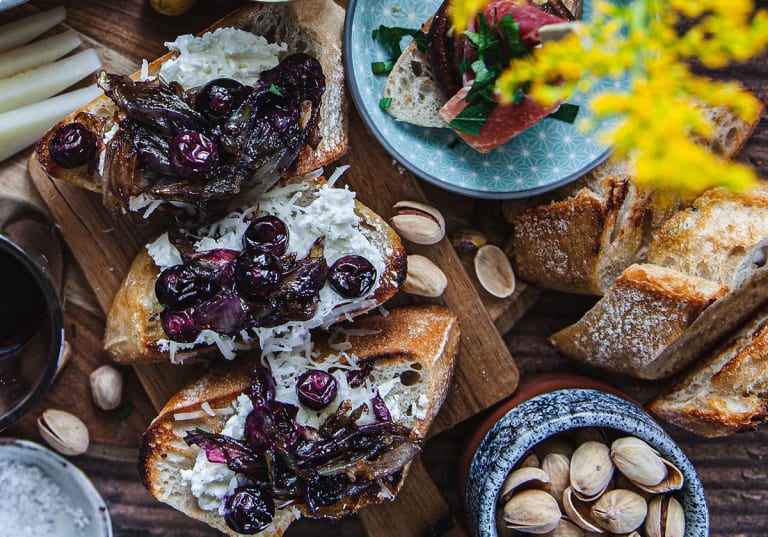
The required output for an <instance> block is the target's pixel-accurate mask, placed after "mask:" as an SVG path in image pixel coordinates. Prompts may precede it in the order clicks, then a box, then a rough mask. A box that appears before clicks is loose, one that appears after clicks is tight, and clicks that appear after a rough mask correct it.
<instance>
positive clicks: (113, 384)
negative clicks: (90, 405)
mask: <svg viewBox="0 0 768 537" xmlns="http://www.w3.org/2000/svg"><path fill="white" fill-rule="evenodd" d="M90 381H91V396H92V397H93V402H94V403H95V404H96V406H97V407H99V408H101V409H103V410H114V409H116V408H117V407H118V406H119V405H120V398H121V397H122V394H123V375H122V374H121V373H120V371H118V370H117V369H115V368H114V367H112V366H111V365H103V366H101V367H99V368H97V369H94V370H93V371H92V372H91V375H90Z"/></svg>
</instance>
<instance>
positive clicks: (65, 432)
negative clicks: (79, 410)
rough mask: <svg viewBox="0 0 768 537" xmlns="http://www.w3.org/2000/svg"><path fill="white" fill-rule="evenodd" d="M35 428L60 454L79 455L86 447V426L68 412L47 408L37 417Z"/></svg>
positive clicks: (87, 438)
mask: <svg viewBox="0 0 768 537" xmlns="http://www.w3.org/2000/svg"><path fill="white" fill-rule="evenodd" d="M37 429H38V431H40V436H42V437H43V440H45V441H46V442H47V443H48V445H50V446H51V447H52V448H53V449H55V450H56V451H58V452H59V453H61V454H62V455H80V454H82V453H85V452H86V450H87V449H88V444H89V442H90V439H89V436H88V428H87V427H86V426H85V423H83V422H82V421H81V420H80V418H78V417H77V416H74V415H72V414H70V413H69V412H65V411H63V410H56V409H52V408H49V409H48V410H46V411H45V412H43V415H42V416H40V417H39V418H38V420H37Z"/></svg>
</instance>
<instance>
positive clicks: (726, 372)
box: [647, 308, 768, 438]
mask: <svg viewBox="0 0 768 537" xmlns="http://www.w3.org/2000/svg"><path fill="white" fill-rule="evenodd" d="M647 406H648V409H649V410H650V411H651V412H653V413H654V414H656V415H657V416H659V417H660V418H662V419H664V420H665V421H668V422H670V423H674V424H675V425H678V426H679V427H682V428H684V429H687V430H689V431H691V432H693V433H696V434H699V435H701V436H705V437H709V438H713V437H718V436H726V435H729V434H733V433H736V432H739V431H745V430H751V429H754V428H755V427H756V426H757V425H758V424H759V423H762V422H764V421H766V420H768V308H762V309H761V310H760V311H759V312H757V314H756V315H754V316H753V317H752V318H751V319H750V320H749V321H748V322H747V323H745V324H744V325H743V326H742V327H741V328H739V329H738V330H737V331H736V332H735V333H734V334H733V335H731V336H729V337H728V339H727V340H726V341H724V342H723V343H721V344H720V345H718V346H717V347H716V348H714V349H712V350H710V351H709V352H708V353H707V354H706V355H704V356H703V357H702V358H701V359H700V360H698V361H697V362H696V364H695V365H694V366H693V367H691V368H690V369H689V370H687V371H686V372H685V373H684V374H682V375H681V376H679V377H678V378H676V379H675V380H673V381H672V382H670V383H668V384H667V385H666V386H665V387H664V389H663V390H662V391H661V392H660V393H659V394H658V395H657V396H656V397H655V398H654V399H653V400H652V401H651V402H650V403H648V405H647Z"/></svg>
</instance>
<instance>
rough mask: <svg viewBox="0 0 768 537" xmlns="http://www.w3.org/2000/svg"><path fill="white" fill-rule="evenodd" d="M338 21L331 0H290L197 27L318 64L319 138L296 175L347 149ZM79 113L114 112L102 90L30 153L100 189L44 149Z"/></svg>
mask: <svg viewBox="0 0 768 537" xmlns="http://www.w3.org/2000/svg"><path fill="white" fill-rule="evenodd" d="M343 26H344V9H342V8H341V7H339V6H338V5H337V4H336V3H335V2H334V1H333V0H294V1H293V2H280V3H249V4H248V5H247V6H244V7H242V8H240V9H238V10H237V11H234V12H233V13H230V14H229V15H227V16H225V17H224V18H222V19H221V20H219V21H217V22H216V23H214V24H213V25H211V26H210V27H208V28H206V29H205V30H204V31H203V32H201V34H202V33H206V32H210V31H213V30H215V29H217V28H225V27H234V28H239V29H242V30H247V31H249V32H251V33H253V34H256V35H262V36H264V37H266V38H267V40H268V41H270V42H284V43H286V44H287V45H288V50H287V52H286V54H290V53H294V52H305V53H307V54H309V55H310V56H313V57H315V58H316V59H317V60H318V61H319V62H320V63H321V65H322V67H323V73H324V74H325V79H326V91H325V93H324V94H323V97H322V103H321V108H320V123H319V127H318V129H319V134H320V136H321V137H322V139H321V141H320V143H319V145H318V146H317V147H316V148H311V147H309V146H307V147H305V148H304V149H303V150H302V152H301V154H300V155H299V157H298V158H297V160H296V163H295V166H294V168H293V171H292V173H294V174H295V175H304V174H306V173H308V172H310V171H312V170H315V169H318V168H320V167H322V166H324V165H326V164H329V163H331V162H333V161H335V160H336V159H338V158H340V157H341V156H343V155H344V154H346V152H347V150H348V144H349V140H348V135H347V108H348V103H347V98H346V94H345V90H344V69H343V64H342V60H341V39H342V31H343ZM176 54H177V53H176V52H169V53H167V54H165V55H164V56H162V57H160V58H158V59H156V60H155V61H153V62H152V63H150V64H149V74H150V75H154V74H156V73H157V72H158V71H159V70H160V67H161V66H162V64H163V63H164V62H165V61H167V60H168V59H170V58H173V57H175V56H176ZM139 76H140V72H136V73H134V74H133V75H132V77H131V78H133V79H137V78H138V77H139ZM80 112H88V113H90V114H94V115H96V116H99V117H102V118H112V117H113V115H114V114H115V113H117V112H118V108H117V106H116V105H115V104H114V103H113V102H112V100H111V99H109V98H108V97H107V96H105V95H102V96H100V97H98V98H97V99H95V100H93V101H91V102H90V103H88V104H87V105H85V106H84V107H83V108H81V109H79V110H76V111H75V112H73V113H72V114H70V115H69V116H67V117H66V118H64V119H63V120H62V121H61V122H59V123H58V124H57V125H55V126H54V127H53V128H52V129H51V130H50V131H48V133H46V134H45V135H44V136H43V137H42V138H41V139H40V141H39V142H38V143H37V146H36V148H35V154H34V155H33V157H32V158H33V159H36V160H38V161H39V162H40V164H41V165H42V166H43V168H44V169H45V170H46V172H47V173H48V175H50V176H51V177H53V178H54V179H60V180H63V181H66V182H68V183H71V184H73V185H75V186H78V187H81V188H86V189H88V190H93V191H95V192H100V191H101V183H102V179H101V175H100V173H99V171H98V170H94V171H93V173H92V174H91V175H87V166H81V167H79V168H74V169H65V168H62V167H61V166H58V165H57V164H56V163H55V162H54V161H53V160H52V158H51V156H50V152H49V150H48V147H49V143H50V139H51V136H53V133H54V131H55V130H56V129H57V128H58V127H59V126H60V125H63V124H66V123H70V122H72V121H74V120H75V118H76V116H77V115H78V114H79V113H80ZM108 125H109V123H108Z"/></svg>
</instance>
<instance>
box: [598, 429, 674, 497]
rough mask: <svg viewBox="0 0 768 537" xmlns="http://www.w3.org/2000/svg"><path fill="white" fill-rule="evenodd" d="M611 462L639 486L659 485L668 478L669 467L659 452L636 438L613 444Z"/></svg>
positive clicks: (632, 437)
mask: <svg viewBox="0 0 768 537" xmlns="http://www.w3.org/2000/svg"><path fill="white" fill-rule="evenodd" d="M611 460H612V461H613V464H615V465H616V469H617V470H619V471H620V472H621V473H622V474H624V475H625V476H627V477H628V478H629V480H630V481H632V482H633V483H635V484H637V485H645V486H653V485H658V484H659V483H661V482H662V480H664V478H665V477H667V466H666V465H665V464H664V461H663V459H662V458H661V456H660V455H659V452H658V451H656V450H655V449H653V448H652V447H651V446H649V445H648V443H647V442H645V441H643V440H641V439H639V438H636V437H634V436H627V437H624V438H618V439H616V440H615V441H614V442H613V444H611Z"/></svg>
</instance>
